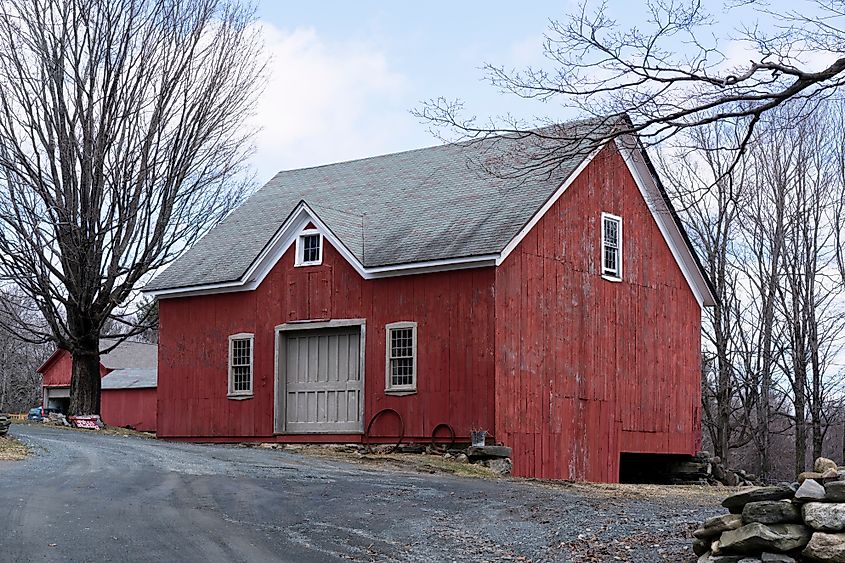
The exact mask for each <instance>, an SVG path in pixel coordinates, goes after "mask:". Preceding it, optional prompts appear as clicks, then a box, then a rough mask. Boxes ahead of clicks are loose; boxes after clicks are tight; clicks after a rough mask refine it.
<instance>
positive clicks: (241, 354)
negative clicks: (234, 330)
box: [229, 334, 253, 395]
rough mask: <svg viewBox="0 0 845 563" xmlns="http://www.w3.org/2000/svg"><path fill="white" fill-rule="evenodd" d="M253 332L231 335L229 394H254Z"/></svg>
mask: <svg viewBox="0 0 845 563" xmlns="http://www.w3.org/2000/svg"><path fill="white" fill-rule="evenodd" d="M252 348H253V335H252V334H235V335H233V336H230V337H229V395H252Z"/></svg>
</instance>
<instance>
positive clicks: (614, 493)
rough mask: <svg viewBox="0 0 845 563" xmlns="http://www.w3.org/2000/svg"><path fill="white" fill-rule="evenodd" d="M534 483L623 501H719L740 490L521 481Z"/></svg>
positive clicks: (690, 486)
mask: <svg viewBox="0 0 845 563" xmlns="http://www.w3.org/2000/svg"><path fill="white" fill-rule="evenodd" d="M521 480H522V481H532V482H536V483H538V484H540V485H542V486H547V487H551V488H563V489H567V490H570V491H573V492H583V493H589V494H590V495H592V496H608V497H613V498H625V499H659V498H665V497H674V498H687V499H690V500H702V501H706V500H713V499H718V500H719V501H721V499H723V498H725V497H727V496H729V495H731V494H733V493H735V492H737V491H740V490H742V489H741V488H740V487H725V486H721V485H717V486H709V485H639V484H638V485H629V484H623V483H579V482H573V481H548V480H540V479H521Z"/></svg>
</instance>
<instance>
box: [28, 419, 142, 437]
mask: <svg viewBox="0 0 845 563" xmlns="http://www.w3.org/2000/svg"><path fill="white" fill-rule="evenodd" d="M12 424H26V425H28V426H45V427H48V428H59V429H61V430H72V431H74V432H99V433H101V434H107V435H109V436H133V437H136V438H155V437H156V435H155V433H153V432H139V431H137V430H130V429H129V428H121V427H120V426H108V425H106V427H105V428H101V429H100V430H90V429H88V428H74V427H73V426H63V425H60V424H51V423H48V422H35V421H32V420H24V421H13V422H12Z"/></svg>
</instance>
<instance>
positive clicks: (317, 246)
mask: <svg viewBox="0 0 845 563" xmlns="http://www.w3.org/2000/svg"><path fill="white" fill-rule="evenodd" d="M322 261H323V235H321V234H320V233H319V231H316V230H307V231H303V232H302V233H301V234H300V235H299V238H297V239H296V265H297V266H312V265H316V264H320V263H322Z"/></svg>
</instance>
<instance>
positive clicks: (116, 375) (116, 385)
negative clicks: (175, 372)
mask: <svg viewBox="0 0 845 563" xmlns="http://www.w3.org/2000/svg"><path fill="white" fill-rule="evenodd" d="M157 385H158V370H157V369H156V368H152V369H138V368H126V369H116V370H114V371H113V372H111V373H109V374H107V375H106V376H105V377H103V379H102V384H101V387H102V389H148V388H151V387H156V386H157Z"/></svg>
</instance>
